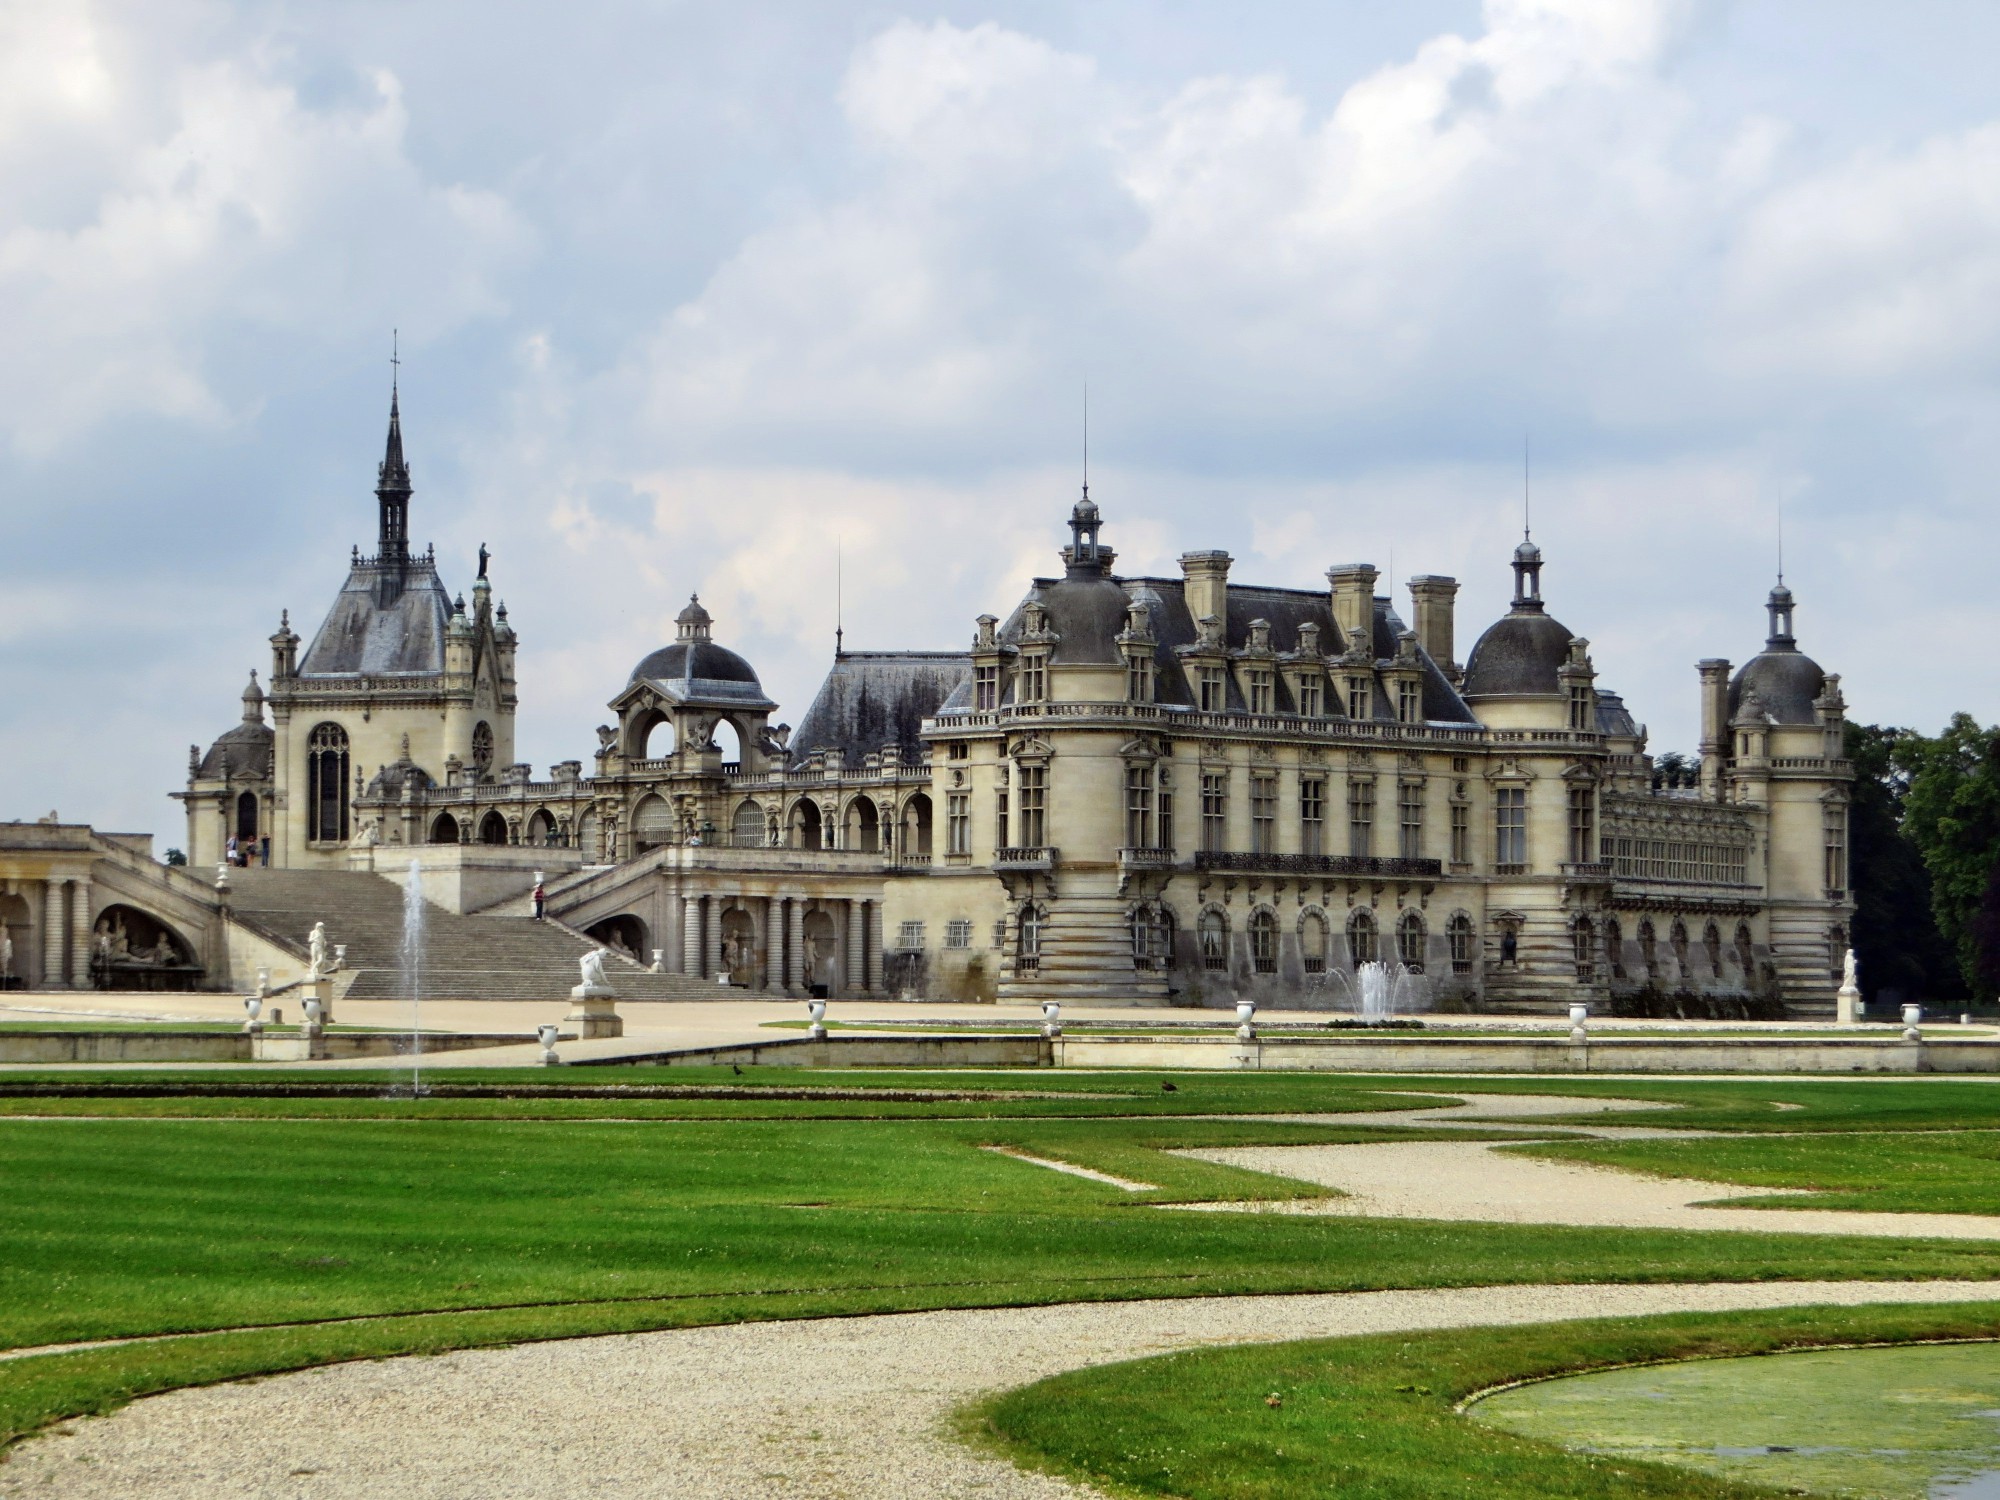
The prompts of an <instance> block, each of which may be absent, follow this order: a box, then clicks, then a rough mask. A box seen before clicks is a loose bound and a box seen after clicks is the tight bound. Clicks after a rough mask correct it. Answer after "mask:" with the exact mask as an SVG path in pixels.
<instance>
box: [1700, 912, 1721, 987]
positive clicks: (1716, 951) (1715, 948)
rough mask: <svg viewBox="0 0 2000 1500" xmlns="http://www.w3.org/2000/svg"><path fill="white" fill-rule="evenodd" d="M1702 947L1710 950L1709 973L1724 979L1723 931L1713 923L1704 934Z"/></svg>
mask: <svg viewBox="0 0 2000 1500" xmlns="http://www.w3.org/2000/svg"><path fill="white" fill-rule="evenodd" d="M1701 945H1702V947H1704V948H1706V949H1707V950H1708V972H1709V973H1711V974H1713V975H1714V976H1715V977H1716V978H1717V979H1720V978H1721V977H1722V929H1721V928H1720V927H1717V926H1716V925H1715V924H1714V923H1713V922H1710V923H1709V924H1708V927H1707V928H1706V929H1705V930H1704V931H1703V932H1702V935H1701Z"/></svg>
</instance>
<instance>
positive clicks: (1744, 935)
mask: <svg viewBox="0 0 2000 1500" xmlns="http://www.w3.org/2000/svg"><path fill="white" fill-rule="evenodd" d="M1736 967H1737V968H1739V969H1741V970H1742V971H1743V984H1744V986H1745V988H1748V986H1749V984H1750V978H1751V976H1752V975H1753V974H1754V973H1755V972H1756V970H1757V944H1756V940H1755V939H1753V938H1752V937H1751V935H1750V924H1749V923H1748V922H1738V923H1737V924H1736Z"/></svg>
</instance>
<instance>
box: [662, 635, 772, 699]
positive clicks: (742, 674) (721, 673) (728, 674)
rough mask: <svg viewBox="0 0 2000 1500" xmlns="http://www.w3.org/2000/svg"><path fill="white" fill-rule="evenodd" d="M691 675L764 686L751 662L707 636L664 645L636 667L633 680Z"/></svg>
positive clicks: (666, 680)
mask: <svg viewBox="0 0 2000 1500" xmlns="http://www.w3.org/2000/svg"><path fill="white" fill-rule="evenodd" d="M688 677H697V678H707V679H708V680H709V681H711V682H747V683H749V684H750V685H751V686H752V687H761V686H762V684H761V683H759V682H758V681H757V673H756V671H755V669H754V668H752V667H751V665H750V663H749V662H747V661H745V660H744V659H743V658H742V657H740V656H738V655H737V654H736V653H735V652H734V651H731V650H729V649H728V648H727V647H726V646H718V645H716V644H715V642H714V641H704V640H688V641H675V642H674V643H673V644H672V645H671V646H662V647H660V649H659V650H657V651H655V652H653V653H652V655H650V656H648V657H647V658H646V659H645V660H644V661H642V662H640V663H639V665H638V666H636V667H634V668H633V669H632V677H631V680H632V681H633V682H638V681H640V680H641V679H646V680H649V681H652V682H670V681H674V680H677V679H682V678H688Z"/></svg>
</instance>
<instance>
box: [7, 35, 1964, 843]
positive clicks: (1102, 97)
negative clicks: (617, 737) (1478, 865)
mask: <svg viewBox="0 0 2000 1500" xmlns="http://www.w3.org/2000/svg"><path fill="white" fill-rule="evenodd" d="M1996 55H2000V7H1996V6H1994V5H1992V4H1991V3H1990V0H1899V3H1898V4H1895V5H1893V6H1891V5H1883V4H1880V3H1879V0H1867V3H1863V0H1740V3H1736V4H1724V3H1713V4H1704V3H1698V0H1687V3H1680V0H1487V3H1485V4H1483V5H1482V4H1478V3H1470V0H1398V3H1396V4H1394V5H1383V4H1381V3H1379V0H1310V3H1305V0H1300V3H1283V4H1281V3H1275V0H1272V3H1260V0H1234V3H1232V4H1228V5H1222V4H1216V3H1209V4H1201V5H1196V4H1188V3H1163V0H1133V3H1118V0H1091V3H1089V4H1068V5H1060V4H1054V3H1036V0H1017V3H1004V0H984V3H979V4H972V3H955V0H945V3H940V4H933V5H929V6H926V7H924V8H921V9H899V8H896V7H894V6H891V5H874V4H859V3H857V4H849V5H843V4H836V3H833V0H818V3H798V4H789V5H788V4H754V3H753V4H739V5H716V4H665V3H661V4H651V5H636V4H628V5H604V4H596V3H591V0H571V3H568V4H565V5H562V6H559V7H558V6H550V5H547V4H509V3H504V0H477V3H463V4H458V3H437V0H395V3H369V0H343V3H341V4H338V5H328V4H239V5H225V4H211V3H201V0H143V3H131V4H125V5H112V4H107V5H88V4H83V3H79V0H0V329H3V330H4V337H0V514H4V518H5V522H6V526H5V539H6V545H5V546H4V547H0V787H4V790H5V797H4V799H0V817H36V816H40V815H42V814H45V813H47V812H48V811H49V810H51V809H57V810H59V811H60V812H61V813H62V815H63V816H64V817H65V818H69V819H74V820H88V821H91V822H94V823H96V824H98V825H99V826H100V827H108V828H115V829H133V830H153V831H156V832H157V833H158V834H159V835H160V839H159V843H160V845H161V846H165V845H168V844H179V843H181V842H183V834H184V829H185V824H184V822H183V820H182V818H181V815H180V812H179V809H178V807H177V806H176V805H175V804H173V803H170V802H168V801H166V800H165V796H166V793H168V792H169V791H172V790H174V789H177V788H178V787H180V786H181V785H182V784H183V782H184V778H185V774H186V757H187V746H188V744H189V743H190V742H191V741H199V742H200V743H202V744H203V745H204V746H205V745H206V744H207V743H208V741H209V740H211V739H212V738H214V736H215V735H216V734H218V733H219V732H221V731H222V730H224V729H226V728H228V727H229V726H230V725H231V724H232V723H234V722H235V720H236V718H237V715H238V705H237V695H238V694H239V692H240V691H241V689H242V686H243V682H244V680H245V677H246V674H247V673H248V671H249V669H250V668H251V667H253V666H254V667H258V668H260V669H262V668H264V667H266V666H267V664H268V660H269V648H268V646H267V644H266V640H265V638H266V637H267V636H268V635H269V634H270V633H271V632H272V630H274V629H275V628H276V625H277V620H278V612H279V610H280V609H281V608H289V609H290V610H291V611H292V617H293V622H294V624H295V626H296V627H297V628H298V629H299V630H300V631H301V633H303V634H305V635H307V636H308V637H310V635H311V633H312V631H313V630H314V629H316V628H317V626H318V623H319V621H320V619H321V617H322V616H323V614H324V612H325V610H326V609H327V607H328V606H329V604H330V603H331V602H332V598H333V595H334V592H335V590H336V589H337V588H338V587H339V584H340V581H341V578H342V577H343V575H344V570H345V566H346V559H347V554H348V549H349V547H350V546H351V545H352V544H354V543H356V542H360V543H362V544H363V546H364V548H365V547H369V546H371V545H372V542H373V538H374V527H375V501H374V497H373V494H372V487H373V483H374V466H375V463H376V461H377V459H378V458H379V457H380V453H381V444H382V435H383V428H384V423H385V420H386V408H387V403H388V380H389V365H388V355H389V342H390V330H391V328H392V327H394V328H400V329H401V339H402V353H403V365H402V391H403V412H404V432H405V437H406V441H407V445H408V451H409V455H410V461H411V465H412V469H413V473H414V479H415V484H416V497H415V500H414V502H413V506H412V519H411V531H412V534H413V536H414V537H415V538H416V539H417V540H418V542H419V543H422V542H425V541H435V542H436V544H437V548H438V552H439V556H440V559H441V564H442V567H443V571H444V574H445V579H446V583H447V585H448V586H450V587H451V588H452V589H453V590H454V591H456V590H458V589H462V588H464V587H466V586H467V585H469V583H470V580H471V576H472V572H473V555H474V552H475V549H476V548H477V547H478V545H479V543H480V542H482V541H484V542H485V543H487V544H488V545H489V546H490V547H491V548H492V551H493V554H494V563H493V578H494V583H495V588H496V590H497V592H498V594H499V596H500V597H502V598H503V599H505V601H506V602H507V603H508V605H509V606H510V608H511V613H512V618H513V622H514V624H515V626H516V628H517V629H518V630H519V631H520V635H521V641H522V647H521V656H520V678H521V718H520V731H519V747H520V753H521V755H522V757H523V758H524V759H528V760H530V761H532V762H534V763H535V765H536V767H537V771H538V774H540V773H541V772H542V771H543V769H544V768H545V767H546V766H547V764H548V763H549V762H551V761H555V760H560V759H567V758H572V757H574V758H579V759H583V760H585V761H586V762H587V761H588V760H589V757H590V753H591V751H592V749H593V748H594V746H595V744H596V737H595V736H594V735H593V734H592V732H591V729H592V726H593V725H595V724H597V723H599V722H602V721H603V720H604V719H605V718H606V717H607V714H606V712H605V709H604V704H605V701H606V700H607V699H609V698H610V697H611V696H612V695H613V694H614V693H615V692H616V691H617V690H618V689H619V688H620V687H621V686H622V685H623V683H624V681H625V679H626V676H627V674H628V673H629V672H630V670H631V668H632V665H633V664H634V663H635V662H636V661H637V660H638V659H639V658H640V657H641V656H642V655H644V654H645V652H646V651H648V650H649V649H651V648H652V647H654V646H656V645H658V644H659V643H661V642H662V641H664V640H666V639H670V638H671V636H672V633H673V626H672V621H673V617H674V615H675V613H676V612H677V611H678V610H679V609H680V607H681V605H682V604H683V603H684V602H685V600H686V598H687V595H688V593H689V592H690V591H691V590H695V589H699V590H700V592H701V595H702V599H703V602H704V603H705V604H707V605H708V607H709V608H710V609H711V610H712V611H713V612H714V615H715V621H716V624H715V629H716V635H717V638H718V639H720V640H722V641H723V642H724V643H726V644H728V645H730V646H732V647H734V648H736V649H738V650H740V651H742V652H743V653H744V654H745V655H747V656H748V657H749V658H750V659H751V660H752V662H753V663H754V664H755V665H756V666H757V667H758V668H759V670H760V671H761V673H762V675H763V680H764V683H765V686H766V688H767V689H769V690H770V692H771V693H772V695H773V696H774V697H776V698H777V699H779V700H780V702H781V703H782V704H783V710H784V711H783V714H782V717H784V718H785V719H787V720H788V721H789V722H791V723H794V724H796V723H797V722H798V721H799V718H800V716H801V715H802V714H803V712H804V710H805V707H806V704H807V702H808V701H809V699H810V697H811V695H812V692H813V690H814V688H815V687H816V685H817V684H818V682H819V679H820V677H821V676H822V675H823V673H824V671H825V668H826V665H827V662H828V660H829V658H830V656H831V652H832V639H833V629H834V598H833V577H834V571H835V556H836V552H839V553H840V554H841V555H842V556H843V557H844V570H845V579H846V590H845V593H846V628H847V641H848V643H849V645H850V646H853V647H856V648H881V647H913V648H930V649H942V648H957V647H961V646H962V645H963V644H964V643H965V641H966V640H968V639H969V638H970V635H971V631H972V620H973V617H974V616H975V615H977V614H979V613H981V612H983V611H989V610H990V611H992V612H993V613H996V614H1002V615H1004V614H1005V613H1006V612H1007V609H1008V607H1009V606H1010V605H1011V604H1012V603H1013V602H1014V600H1015V599H1016V598H1018V596H1019V594H1020V592H1021V590H1022V588H1023V587H1024V585H1025V584H1026V582H1027V580H1028V579H1029V578H1030V577H1032V576H1034V575H1035V574H1037V573H1047V572H1049V571H1050V570H1051V569H1052V568H1053V567H1055V566H1056V563H1055V555H1054V554H1055V549H1056V547H1057V546H1059V545H1060V544H1061V542H1062V541H1064V540H1065V539H1066V534H1065V532H1064V530H1063V524H1062V523H1063V521H1064V519H1065V517H1066V516H1067V514H1068V510H1069V507H1070V504H1071V503H1072V501H1073V500H1074V498H1075V495H1076V487H1077V482H1078V479H1079V471H1080V465H1081V448H1082V431H1081V429H1082V393H1083V389H1084V386H1085V384H1086V382H1087V383H1088V385H1089V389H1090V411H1091V422H1090V426H1091V432H1090V448H1091V488H1092V494H1093V496H1094V498H1096V499H1097V500H1098V502H1099V503H1100V505H1101V506H1102V507H1103V511H1104V514H1105V520H1106V527H1105V539H1106V540H1107V541H1108V542H1110V543H1111V544H1112V545H1113V546H1115V547H1116V548H1117V549H1118V551H1119V554H1120V563H1119V567H1120V570H1121V571H1130V572H1140V571H1148V572H1161V571H1164V572H1172V571H1174V567H1175V559H1176V558H1177V557H1178V556H1179V554H1180V553H1181V552H1183V551H1185V550H1189V549H1193V548H1209V547H1225V548H1227V549H1228V550H1229V551H1231V552H1232V553H1234V554H1235V556H1236V558H1237V563H1236V569H1235V576H1236V577H1238V578H1241V579H1246V580H1253V581H1257V582H1263V583H1271V584H1284V585H1293V586H1298V587H1320V586H1323V574H1324V570H1325V569H1326V568H1327V567H1328V566H1329V565H1331V564H1334V563H1339V562H1348V561H1370V562H1373V563H1375V564H1376V565H1377V566H1378V567H1380V568H1382V569H1384V570H1385V572H1386V571H1387V570H1389V569H1390V568H1391V567H1393V569H1394V571H1395V574H1396V577H1397V579H1398V583H1397V594H1398V607H1399V608H1400V609H1403V610H1404V611H1405V613H1406V615H1407V611H1408V602H1407V596H1406V595H1405V593H1404V590H1403V588H1402V583H1401V580H1403V579H1406V578H1407V577H1408V576H1409V575H1411V574H1413V573H1421V572H1430V573H1451V574H1455V575H1457V576H1458V577H1459V578H1460V579H1461V580H1462V581H1463V583H1464V588H1463V590H1462V592H1461V594H1460V605H1459V655H1460V657H1461V659H1463V657H1464V656H1465V654H1466V653H1467V652H1468V651H1469V650H1470V647H1471V644H1472V641H1473V639H1474V638H1475V637H1476V635H1477V633H1478V631H1479V630H1480V629H1481V628H1482V627H1483V625H1484V624H1485V623H1486V622H1487V621H1489V620H1490V619H1491V618H1493V617H1494V616H1495V615H1497V614H1499V613H1500V612H1501V611H1502V610H1503V609H1504V608H1505V603H1506V599H1507V596H1508V590H1509V586H1510V581H1511V580H1510V576H1509V573H1508V568H1507V561H1508V552H1509V549H1510V548H1511V546H1512V545H1513V542H1514V541H1515V539H1516V538H1517V536H1518V534H1519V529H1520V520H1521V514H1520V513H1521V492H1522V472H1521V471H1522V442H1523V435H1524V434H1525V433H1532V435H1533V447H1534V454H1535V459H1534V476H1533V492H1534V498H1533V505H1534V527H1535V536H1536V539H1537V541H1539V542H1540V543H1541V545H1542V547H1543V550H1544V553H1545V555H1546V557H1547V560H1548V567H1547V572H1546V575H1545V578H1544V590H1545V594H1546V596H1547V598H1548V599H1549V601H1550V607H1551V609H1552V611H1553V612H1554V613H1555V614H1556V616H1557V617H1558V618H1559V619H1561V620H1562V621H1563V622H1564V623H1565V624H1567V625H1568V626H1569V627H1570V629H1572V630H1573V631H1575V632H1576V633H1578V634H1580V635H1584V636H1587V637H1589V638H1590V640H1591V642H1592V651H1593V654H1594V656H1595V659H1596V662H1597V666H1598V671H1599V680H1600V682H1601V683H1602V684H1603V685H1605V686H1607V687H1610V688H1614V689H1616V690H1618V691H1620V692H1622V693H1624V694H1625V696H1626V699H1627V701H1628V703H1629V704H1630V706H1631V708H1632V710H1633V712H1634V714H1635V715H1636V716H1637V717H1638V718H1639V719H1640V720H1642V721H1644V722H1646V723H1648V724H1649V725H1650V726H1651V727H1652V731H1653V748H1654V749H1655V750H1656V751H1661V750H1667V749H1691V748H1692V746H1693V741H1694V738H1695V717H1696V709H1695V682H1696V679H1695V674H1694V667H1693V663H1694V662H1695V660H1696V659H1698V658H1700V657H1705V656H1726V657H1729V658H1731V659H1732V660H1737V661H1740V660H1742V659H1743V658H1745V657H1747V656H1749V655H1750V654H1751V653H1752V652H1754V651H1755V650H1756V649H1757V648H1758V646H1759V645H1760V643H1761V641H1762V638H1763V633H1764V615H1763V610H1762V603H1763V598H1764V594H1765V592H1766V591H1767V590H1768V589H1769V587H1770V585H1771V581H1772V574H1773V571H1774V567H1775V562H1776V550H1777V532H1778V516H1779V512H1780V509H1781V507H1782V510H1783V515H1784V533H1785V561H1786V574H1787V579H1788V581H1789V582H1790V584H1791V586H1792V587H1793V588H1794V590H1795V591H1796V592H1797V594H1798V597H1799V614H1798V626H1799V635H1800V640H1801V644H1802V645H1803V646H1804V647H1805V649H1806V650H1808V651H1810V652H1811V653H1812V654H1813V655H1814V656H1816V657H1817V658H1818V659H1819V661H1820V662H1821V663H1822V664H1823V665H1824V666H1825V667H1827V668H1828V670H1831V671H1838V672H1840V673H1842V674H1843V676H1844V684H1845V687H1846V691H1847V695H1848V700H1849V703H1850V705H1851V708H1852V712H1853V713H1854V715H1855V717H1857V718H1860V719H1864V720H1872V721H1880V722H1893V723H1907V724H1914V725H1917V726H1920V727H1925V728H1936V727H1937V726H1938V725H1939V724H1941V723H1942V722H1943V720H1944V719H1945V717H1946V716H1947V715H1948V714H1949V713H1951V712H1952V711H1953V710H1955V709H1961V708H1963V709H1968V710H1970V711H1972V712H1973V713H1975V714H1977V715H1979V716H1980V717H1981V718H1982V719H1984V720H1989V721H1990V720H1992V719H1994V718H1995V717H1996V711H1995V708H1994V699H1995V695H1996V687H2000V652H1996V651H1995V650H1994V644H1995V642H1996V640H2000V602H1997V601H1996V592H1997V591H1996V589H1995V588H1994V585H1993V579H1994V576H1995V571H1996V563H2000V542H1996V534H1995V533H1996V524H1995V522H1996V512H1995V507H1994V504H1993V498H1992V497H1993V490H1994V484H1995V478H1996V473H2000V466H1996V459H2000V422H1996V416H2000V410H1996V407H2000V402H1996V399H1995V397H1996V389H1995V376H1996V366H2000V93H1996V90H1995V88H1994V85H1993V82H1992V68H1991V60H1992V58H1993V57H1994V56H1996Z"/></svg>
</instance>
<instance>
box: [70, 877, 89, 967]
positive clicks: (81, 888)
mask: <svg viewBox="0 0 2000 1500" xmlns="http://www.w3.org/2000/svg"><path fill="white" fill-rule="evenodd" d="M69 931H70V942H69V954H70V958H69V984H70V988H71V989H75V990H87V989H89V988H90V879H89V877H88V876H85V877H83V878H81V879H77V880H72V881H71V882H70V883H69Z"/></svg>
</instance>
